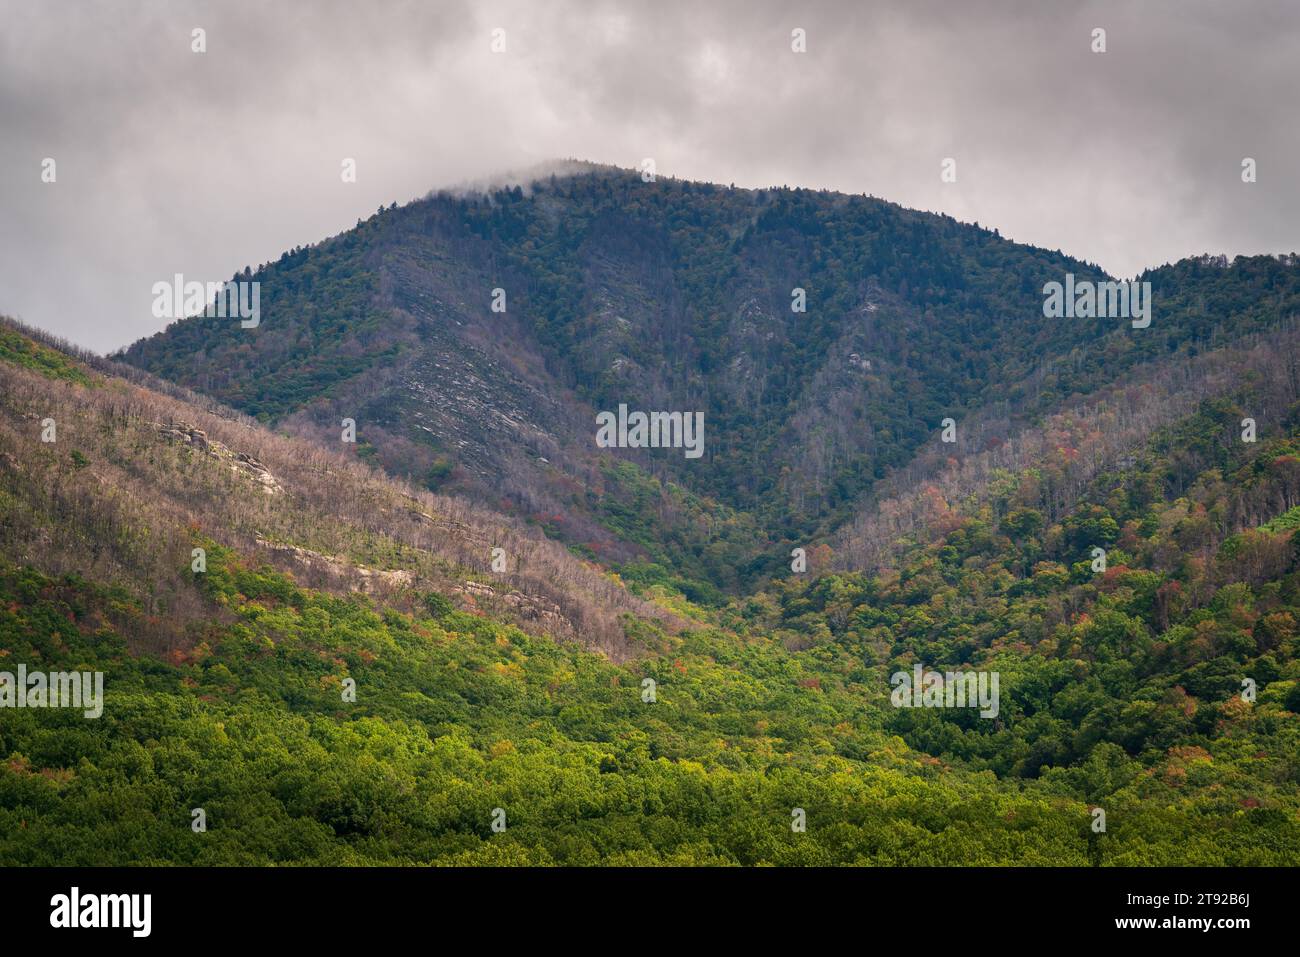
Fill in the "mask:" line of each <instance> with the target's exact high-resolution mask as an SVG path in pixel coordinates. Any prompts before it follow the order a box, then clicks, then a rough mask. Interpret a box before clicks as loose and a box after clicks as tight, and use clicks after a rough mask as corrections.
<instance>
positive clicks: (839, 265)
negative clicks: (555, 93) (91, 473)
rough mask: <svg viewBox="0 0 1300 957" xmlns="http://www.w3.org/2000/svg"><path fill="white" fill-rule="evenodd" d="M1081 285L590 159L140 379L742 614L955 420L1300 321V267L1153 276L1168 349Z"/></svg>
mask: <svg viewBox="0 0 1300 957" xmlns="http://www.w3.org/2000/svg"><path fill="white" fill-rule="evenodd" d="M1067 272H1069V273H1072V274H1075V275H1076V276H1077V277H1078V278H1079V279H1081V280H1082V279H1086V278H1091V279H1094V280H1097V279H1102V278H1104V277H1103V275H1102V274H1101V272H1100V271H1099V270H1097V269H1095V268H1093V267H1091V266H1089V265H1088V264H1085V263H1081V262H1078V261H1076V260H1072V259H1069V258H1068V257H1066V256H1063V255H1061V254H1059V253H1054V252H1049V251H1046V250H1041V249H1036V248H1033V247H1029V246H1024V245H1020V244H1016V243H1012V242H1009V241H1007V240H1004V239H1002V238H1001V237H1000V236H999V235H998V234H997V232H996V231H991V230H988V229H982V228H980V227H979V226H977V225H968V224H963V223H959V222H957V221H955V220H953V219H951V218H948V217H943V216H936V215H932V214H928V213H920V212H916V211H911V210H906V209H903V208H901V207H899V206H896V205H894V204H891V203H888V202H884V201H882V200H878V199H875V198H871V197H866V196H848V195H841V194H836V193H829V192H814V191H810V190H804V189H789V188H784V187H782V188H779V189H768V190H746V189H736V188H733V187H728V186H719V185H714V184H709V183H693V182H689V181H682V180H672V179H662V178H661V179H658V180H657V181H654V182H645V181H643V178H642V177H641V176H640V175H639V174H637V173H635V172H630V171H623V170H616V169H610V168H605V167H592V166H585V165H581V164H578V165H576V166H575V167H574V168H572V169H571V170H570V171H569V172H568V173H567V174H565V175H559V176H551V177H549V178H546V179H543V180H541V181H537V182H531V183H528V182H525V183H522V184H520V185H516V186H512V187H509V188H498V189H495V190H487V191H482V192H474V191H469V192H458V193H439V194H434V195H431V196H429V197H427V198H425V199H423V200H420V201H417V202H413V203H410V204H408V205H405V206H402V207H400V208H399V207H397V206H396V205H395V204H394V206H393V207H392V208H387V209H383V210H380V211H378V212H377V213H376V214H375V215H373V216H371V217H370V218H369V219H367V220H365V221H364V222H359V223H358V224H357V227H356V228H355V229H353V230H349V231H348V232H346V233H343V234H341V235H339V236H336V237H334V238H332V239H330V240H327V241H325V242H323V243H320V244H318V245H316V246H312V247H308V248H299V249H295V250H291V251H289V252H286V253H285V254H284V255H283V256H281V257H280V259H279V260H278V261H277V262H274V263H268V264H265V265H264V266H261V267H259V268H258V269H256V270H253V269H249V270H247V271H246V273H245V275H244V277H243V278H248V279H254V280H257V281H259V282H260V283H261V284H262V286H261V288H262V304H263V307H262V321H261V323H260V325H259V326H258V327H257V328H256V329H241V328H240V327H239V324H238V322H237V321H232V320H218V319H205V318H201V317H199V318H192V319H187V320H183V321H180V322H177V323H175V324H173V325H172V326H170V327H169V328H168V329H167V330H165V331H164V332H162V333H160V334H158V335H156V336H154V337H152V338H150V339H147V340H143V341H141V342H138V343H136V344H135V345H133V346H132V347H131V348H129V349H128V350H126V351H125V352H124V354H123V356H122V358H123V359H125V361H127V362H129V363H132V364H134V365H137V366H139V367H141V368H144V369H148V370H150V371H152V372H154V373H157V374H158V375H161V376H163V377H165V378H167V379H170V380H174V381H176V382H179V383H182V384H184V385H187V386H189V387H192V388H194V389H197V390H199V391H200V392H203V393H206V394H209V395H213V396H215V397H217V398H219V399H221V400H222V401H223V402H226V403H228V404H230V405H232V406H234V407H236V408H238V409H240V410H242V411H244V412H247V413H248V414H250V415H253V416H256V417H258V418H259V419H262V420H263V421H267V422H272V423H275V424H277V425H278V426H279V427H281V428H285V429H289V430H292V431H296V432H300V433H303V434H307V435H311V436H314V437H316V438H317V439H320V440H322V441H325V442H337V437H338V431H339V422H340V421H341V420H342V419H343V418H353V419H355V420H356V422H357V424H358V426H357V427H358V445H357V452H358V454H360V455H362V456H363V457H368V458H369V459H370V460H372V461H374V462H377V463H379V464H382V465H383V466H384V467H385V468H386V469H388V470H389V471H391V472H394V473H396V474H399V475H405V476H409V477H411V478H412V479H413V480H414V481H416V482H417V483H423V484H426V485H428V486H429V487H431V488H435V489H442V490H453V491H458V492H463V493H465V494H468V495H470V496H472V497H474V498H476V499H477V500H479V501H481V502H484V503H486V504H488V505H489V506H490V507H492V508H494V509H502V508H504V509H508V510H510V511H511V512H513V513H515V514H517V515H519V516H520V517H522V518H524V519H525V520H527V521H529V522H531V523H533V524H535V525H537V526H538V527H541V528H543V529H545V530H546V531H547V533H548V534H550V535H552V536H554V537H558V538H560V539H562V540H563V541H565V542H567V543H568V544H569V545H570V546H572V547H574V548H576V549H578V550H579V551H580V552H581V553H583V554H586V555H589V556H591V557H594V558H597V559H599V560H601V561H602V562H606V563H611V564H613V565H615V566H616V567H619V568H620V569H621V570H622V571H624V572H625V573H626V574H627V575H628V577H629V579H632V580H635V579H637V578H641V579H644V580H653V581H659V582H664V583H673V584H674V587H678V588H680V589H681V590H683V591H684V592H685V593H687V594H690V595H691V596H692V597H694V598H696V599H698V600H703V601H711V602H714V603H716V601H717V600H718V593H719V590H720V591H721V592H729V593H731V594H738V593H740V592H743V591H744V590H746V589H747V588H750V587H753V586H754V585H755V584H757V583H758V582H760V581H762V580H763V579H764V578H765V577H767V576H769V575H771V574H773V573H776V572H779V570H780V568H781V567H782V566H783V565H784V563H785V558H784V556H785V555H786V554H787V553H788V551H789V549H790V548H791V547H792V546H794V545H804V544H807V543H808V542H809V540H811V539H818V540H829V538H830V536H832V535H833V534H834V533H835V532H836V531H837V530H838V529H839V528H840V527H841V526H842V525H843V524H844V523H845V522H849V521H852V520H854V519H855V518H856V517H860V515H861V513H862V510H863V509H864V508H869V507H871V506H872V505H873V504H874V503H876V502H877V501H879V500H880V499H881V498H882V497H883V496H884V495H885V494H886V491H887V490H881V489H877V488H876V485H877V483H880V482H882V481H885V480H888V479H890V478H895V479H896V478H897V475H898V473H899V471H900V470H903V469H905V468H907V467H908V466H909V464H911V463H913V462H914V460H915V458H916V456H917V455H918V453H922V454H923V453H924V452H925V451H926V449H927V448H928V447H930V445H931V444H932V443H934V442H935V440H936V436H937V434H938V431H939V429H940V426H941V423H942V421H943V420H945V419H947V418H951V419H953V420H954V421H957V422H959V423H961V424H962V435H963V441H964V445H963V446H962V449H961V451H962V453H963V454H964V455H970V454H973V453H975V452H977V451H980V450H981V449H980V448H976V447H975V446H974V445H973V443H974V442H975V441H980V442H985V443H988V442H997V443H1000V442H1005V441H1007V440H1008V439H1009V438H1011V437H1012V436H1014V435H1016V434H1018V433H1019V432H1020V431H1021V430H1023V429H1025V428H1027V427H1032V426H1034V425H1036V424H1038V423H1040V422H1041V420H1042V418H1043V417H1044V416H1047V415H1050V414H1053V413H1058V412H1059V411H1061V408H1062V407H1063V406H1064V405H1066V404H1068V403H1070V402H1071V401H1073V400H1077V399H1080V398H1084V397H1088V396H1091V395H1093V394H1094V393H1097V392H1098V391H1100V390H1106V389H1110V388H1113V387H1115V386H1116V385H1118V384H1122V383H1123V382H1125V381H1126V380H1127V379H1128V378H1129V377H1131V376H1136V377H1143V376H1145V377H1147V378H1151V377H1159V376H1160V375H1162V374H1163V371H1162V370H1165V369H1169V368H1176V367H1177V366H1178V365H1180V364H1182V363H1183V362H1185V361H1189V360H1191V359H1194V358H1195V357H1196V356H1198V355H1200V354H1201V353H1204V352H1206V351H1213V350H1216V349H1218V348H1220V347H1222V346H1225V345H1229V344H1232V343H1236V342H1238V341H1239V340H1240V338H1241V337H1242V336H1246V335H1250V334H1254V333H1263V332H1267V331H1269V330H1273V329H1276V328H1278V327H1280V326H1281V325H1283V324H1284V323H1285V322H1287V321H1288V319H1289V317H1292V316H1294V314H1295V311H1296V307H1297V303H1298V302H1300V297H1298V293H1300V270H1298V269H1297V268H1296V267H1295V265H1294V263H1293V262H1292V261H1290V260H1285V261H1284V260H1278V259H1274V258H1271V257H1256V258H1253V259H1238V260H1236V261H1235V262H1233V263H1232V264H1228V263H1226V261H1225V262H1222V263H1220V262H1219V261H1217V260H1211V259H1203V260H1194V261H1193V260H1189V261H1185V262H1182V263H1178V264H1176V265H1173V266H1169V267H1165V268H1163V269H1159V270H1155V271H1153V272H1151V273H1148V274H1147V275H1146V276H1144V277H1142V278H1143V279H1145V280H1147V281H1149V282H1151V284H1152V287H1153V298H1154V300H1155V303H1154V318H1153V321H1152V323H1151V325H1150V326H1149V327H1148V328H1145V329H1141V330H1136V329H1132V328H1131V327H1130V325H1129V323H1128V322H1127V321H1122V320H1119V321H1117V320H1114V319H1107V320H1101V319H1094V320H1065V319H1048V318H1045V317H1044V315H1043V292H1042V290H1043V287H1044V284H1045V283H1047V282H1051V281H1060V280H1061V279H1062V278H1063V276H1064V274H1065V273H1067ZM498 290H499V291H500V295H501V297H502V298H498V297H497V291H498ZM494 303H496V304H497V305H499V306H500V308H501V309H503V310H504V311H493V306H494ZM797 310H802V311H797ZM619 404H627V405H628V406H629V407H630V408H633V409H643V410H682V411H689V410H700V411H702V412H703V413H704V421H705V423H706V438H705V446H704V455H703V457H702V458H700V459H698V460H691V459H687V458H685V457H684V456H682V455H681V453H680V452H669V451H667V450H610V451H607V450H600V449H597V448H595V446H594V443H593V435H594V431H595V429H594V424H593V423H594V414H595V412H597V411H601V410H612V409H616V408H617V407H618V406H619ZM967 425H971V426H973V427H972V428H971V429H967V428H966V426H967ZM977 436H978V438H976V437H977ZM649 516H653V518H648V517H649Z"/></svg>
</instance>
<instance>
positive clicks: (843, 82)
mask: <svg viewBox="0 0 1300 957" xmlns="http://www.w3.org/2000/svg"><path fill="white" fill-rule="evenodd" d="M1288 7H1290V5H1289V4H1286V3H1282V2H1271V3H1264V2H1260V3H1252V2H1241V3H1233V4H1223V3H1219V2H1210V0H1206V2H1195V0H1177V2H1175V0H1168V2H1153V0H1148V2H1144V3H1141V4H1134V3H1131V2H1095V3H1065V2H1060V3H1036V4H1027V3H1021V2H1010V0H1008V2H991V0H975V2H956V0H953V2H949V3H942V4H941V3H935V2H915V0H912V2H903V0H899V2H894V3H873V4H866V3H861V2H858V0H843V2H834V3H832V2H824V3H806V4H798V3H777V2H771V0H747V2H734V3H717V2H715V3H704V2H700V0H694V2H656V3H653V4H650V3H632V2H599V0H596V2H592V0H587V2H579V0H571V2H566V0H517V2H498V3H493V2H487V3H481V2H472V3H471V2H468V0H464V2H455V0H453V2H439V3H428V2H367V3H364V4H363V3H343V2H329V3H322V2H310V3H309V2H306V0H303V2H285V0H281V2H269V3H268V2H251V0H250V2H222V3H201V2H193V3H184V2H179V3H177V2H170V3H164V2H152V3H126V2H103V3H98V4H89V3H73V2H70V0H51V2H47V3H30V2H26V0H0V22H3V24H4V29H3V31H0V223H3V228H2V230H0V312H6V313H10V314H14V315H19V316H20V317H22V318H23V319H24V320H26V321H27V322H29V323H31V324H34V325H37V326H40V327H43V328H46V329H49V330H51V331H54V332H56V333H58V334H60V335H63V336H66V337H68V338H70V339H72V340H73V341H75V342H78V343H81V344H84V345H87V346H90V347H92V348H97V349H109V348H113V347H116V346H120V345H124V344H126V343H128V342H130V341H132V340H134V339H136V338H138V337H140V336H142V335H146V334H149V333H151V332H154V331H156V330H157V329H158V328H159V327H160V326H161V325H162V324H163V323H162V321H161V320H158V319H155V318H154V317H153V316H152V314H151V312H150V308H149V307H150V302H151V299H152V296H151V292H150V288H151V286H152V284H153V283H154V282H156V281H158V280H160V279H165V278H169V277H170V276H171V275H172V274H173V273H176V272H181V273H184V274H185V275H186V277H187V278H191V279H202V280H207V279H221V278H224V277H228V276H230V275H231V274H232V273H233V272H234V271H235V270H236V269H240V268H242V267H243V266H245V265H255V264H256V263H258V262H261V261H264V260H267V259H272V258H275V257H276V256H278V255H279V253H280V252H281V251H282V250H284V249H286V248H288V247H291V246H294V245H298V244H307V243H310V242H314V241H316V240H319V239H321V238H324V237H325V236H327V235H331V234H333V233H337V232H339V231H340V230H343V229H346V228H347V227H348V226H350V225H352V224H353V223H354V222H355V221H356V219H357V217H359V216H364V215H368V214H369V213H371V212H373V211H374V209H375V208H376V207H377V206H378V205H380V204H381V203H383V204H387V203H389V202H392V201H394V200H397V201H399V202H404V201H406V200H408V199H412V198H415V197H417V196H421V195H423V194H425V193H426V192H427V191H428V190H429V189H431V188H434V187H438V186H444V185H450V184H454V183H459V182H465V181H470V180H476V179H481V178H483V177H485V176H487V175H490V174H492V173H494V172H498V171H501V170H508V169H518V168H521V167H526V166H528V165H530V164H534V163H537V162H540V161H544V160H547V159H550V158H553V157H566V156H573V157H580V158H583V159H590V160H594V161H597V162H606V163H615V164H618V165H621V166H629V167H630V166H633V165H635V164H636V163H638V162H639V161H640V160H641V159H642V158H643V157H647V156H649V157H654V159H655V160H656V163H657V165H658V168H659V171H660V172H661V173H662V174H666V175H676V176H683V177H690V178H696V179H708V180H714V181H718V182H723V183H731V182H735V183H736V184H737V185H744V186H769V185H780V184H788V185H791V186H794V185H800V186H810V187H818V188H821V187H825V188H830V189H839V190H844V191H846V192H855V193H856V192H867V193H872V194H874V195H876V196H880V197H883V198H885V199H890V200H894V201H896V202H900V203H902V204H904V205H907V206H913V207H917V208H922V209H932V210H939V211H943V212H947V213H949V214H951V215H953V216H956V217H957V218H959V219H964V220H975V221H978V222H980V223H981V224H983V225H986V226H996V227H998V228H999V229H1000V230H1001V232H1002V234H1003V235H1004V236H1008V237H1010V238H1013V239H1016V240H1018V241H1022V242H1029V243H1034V244H1037V245H1041V246H1046V247H1049V248H1054V249H1055V248H1060V249H1063V250H1064V251H1066V252H1068V253H1070V254H1072V255H1075V256H1078V257H1080V258H1083V259H1088V260H1091V261H1094V262H1097V263H1100V264H1101V265H1102V266H1104V267H1105V268H1107V269H1108V270H1110V271H1111V272H1112V273H1115V274H1117V275H1124V276H1129V275H1133V274H1135V273H1136V272H1138V271H1139V270H1141V269H1142V268H1145V267H1147V266H1155V265H1159V264H1161V263H1164V262H1167V261H1172V260H1175V259H1178V258H1181V257H1183V256H1187V255H1195V254H1198V253H1202V252H1215V253H1219V252H1222V253H1227V254H1229V255H1231V254H1236V253H1246V254H1248V253H1259V252H1290V251H1293V250H1296V249H1297V248H1300V243H1298V242H1297V241H1296V232H1297V227H1296V223H1298V222H1300V186H1298V185H1297V182H1296V177H1295V173H1296V168H1297V164H1296V157H1297V151H1298V149H1300V123H1297V122H1296V120H1297V116H1296V106H1295V100H1296V97H1295V91H1296V89H1297V88H1300V83H1298V82H1297V81H1298V80H1300V66H1298V65H1300V12H1297V11H1296V9H1295V8H1294V7H1291V8H1290V9H1288ZM194 27H202V28H204V29H205V30H206V31H207V40H208V52H207V53H206V54H203V55H196V54H193V53H191V52H190V31H191V29H192V28H194ZM495 27H501V28H503V29H505V30H506V43H507V49H506V52H505V53H504V54H500V55H496V54H493V53H492V52H491V50H490V48H489V44H490V40H491V31H492V29H493V28H495ZM794 27H802V28H804V29H805V30H806V31H807V35H808V52H807V53H806V54H803V55H796V54H793V53H791V51H790V31H791V29H793V28H794ZM1094 27H1103V28H1105V29H1106V31H1107V45H1108V51H1107V52H1106V53H1105V54H1094V53H1092V52H1091V51H1090V49H1089V45H1090V34H1091V31H1092V29H1093V28H1094ZM46 156H49V157H53V158H55V160H56V161H57V163H58V182H57V183H56V184H53V185H47V184H43V183H42V182H41V181H40V164H41V160H42V158H44V157H46ZM1246 156H1250V157H1253V158H1255V159H1256V160H1257V161H1258V164H1259V182H1257V183H1255V184H1253V185H1245V184H1243V183H1242V182H1241V178H1240V164H1241V160H1242V158H1243V157H1246ZM344 157H355V158H356V161H357V166H358V182H357V183H356V184H355V185H345V184H343V183H342V182H341V181H340V178H339V170H340V163H341V161H342V159H343V158H344ZM944 157H953V158H955V159H956V160H957V169H958V181H957V182H956V183H955V184H943V183H941V182H940V179H939V166H940V162H941V161H942V159H943V158H944Z"/></svg>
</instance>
